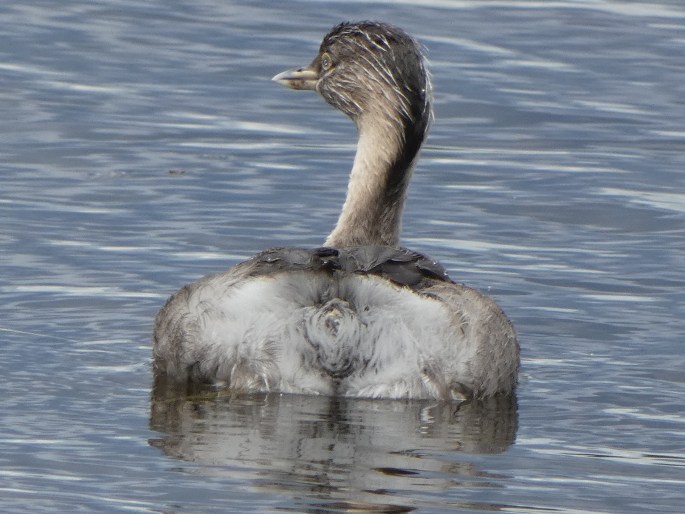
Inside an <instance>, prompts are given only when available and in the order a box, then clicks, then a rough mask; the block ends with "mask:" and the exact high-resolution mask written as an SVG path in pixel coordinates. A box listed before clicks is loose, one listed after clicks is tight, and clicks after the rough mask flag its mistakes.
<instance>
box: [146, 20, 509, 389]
mask: <svg viewBox="0 0 685 514" xmlns="http://www.w3.org/2000/svg"><path fill="white" fill-rule="evenodd" d="M274 80H275V81H277V82H280V83H282V84H284V85H286V86H288V87H291V88H293V89H310V90H316V91H318V92H319V93H320V94H321V95H322V96H323V97H324V99H325V100H326V101H327V102H328V103H330V104H331V105H333V106H334V107H336V108H338V109H340V110H341V111H343V112H345V113H346V114H347V115H348V116H350V117H351V118H352V119H353V121H354V122H355V124H356V125H357V129H358V132H359V142H358V146H357V153H356V156H355V160H354V164H353V167H352V171H351V173H350V182H349V186H348V191H347V197H346V200H345V204H344V205H343V209H342V212H341V215H340V217H339V219H338V223H337V224H336V227H335V228H334V229H333V231H332V232H331V234H330V235H329V236H328V238H327V239H326V241H325V246H324V247H321V248H315V249H300V248H273V249H270V250H267V251H265V252H262V253H260V254H259V255H257V256H255V257H253V258H252V259H249V260H247V261H245V262H242V263H240V264H238V265H236V266H234V267H233V268H231V269H229V270H228V271H225V272H223V273H219V274H216V275H211V276H208V277H204V278H202V279H200V280H198V281H197V282H195V283H192V284H190V285H187V286H185V287H184V288H182V289H181V290H179V291H178V292H177V293H176V294H175V295H173V296H172V297H171V298H170V299H169V300H168V301H167V303H166V304H165V306H164V307H163V308H162V309H161V310H160V312H159V313H158V315H157V318H156V321H155V333H154V348H153V353H154V361H155V363H154V365H155V371H156V372H157V373H162V374H165V375H166V376H167V377H169V378H171V379H172V380H174V381H176V382H191V383H207V384H211V385H213V386H214V387H226V388H228V389H230V390H233V391H244V392H257V391H259V392H268V391H278V392H287V393H307V394H327V395H341V396H350V397H371V398H437V399H445V400H450V399H458V398H469V397H487V396H492V395H494V394H497V393H505V394H508V393H512V392H513V391H514V389H515V386H516V381H517V373H518V367H519V347H518V342H517V339H516V334H515V332H514V329H513V327H512V325H511V323H510V322H509V320H508V318H507V317H506V316H505V314H504V313H503V312H502V310H501V309H500V308H499V307H498V306H497V304H496V303H495V302H494V301H493V300H492V299H491V298H489V297H488V296H486V295H484V294H482V293H480V292H478V291H476V290H474V289H471V288H468V287H466V286H464V285H461V284H457V283H455V282H453V281H452V280H450V279H449V277H448V276H447V273H446V272H445V270H444V268H442V266H440V265H439V264H438V263H436V262H434V261H432V260H430V259H429V258H427V257H425V256H424V255H421V254H419V253H416V252H412V251H410V250H406V249H403V248H400V246H399V234H400V226H401V215H402V209H403V206H404V200H405V196H406V189H407V185H408V182H409V179H410V177H411V172H412V169H413V165H414V162H415V159H416V156H417V154H418V151H419V149H420V147H421V144H422V142H423V140H424V138H425V135H426V132H427V129H428V127H429V125H430V122H431V119H432V111H431V86H430V78H429V76H428V73H427V70H426V68H425V62H424V58H423V55H422V53H421V51H420V48H419V46H418V44H417V43H416V42H415V41H414V40H413V39H412V38H411V37H410V36H408V35H407V34H406V33H405V32H403V31H402V30H400V29H398V28H396V27H393V26H391V25H387V24H382V23H374V22H361V23H346V24H341V25H338V26H337V27H334V28H333V30H332V31H331V32H330V33H329V34H328V35H327V36H326V37H325V38H324V40H323V42H322V44H321V47H320V50H319V53H318V55H317V56H316V58H315V59H314V61H313V62H312V64H311V65H310V66H309V67H306V68H300V69H297V70H289V71H287V72H284V73H281V74H279V75H277V76H276V77H274Z"/></svg>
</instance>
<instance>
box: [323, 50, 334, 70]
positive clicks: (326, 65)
mask: <svg viewBox="0 0 685 514" xmlns="http://www.w3.org/2000/svg"><path fill="white" fill-rule="evenodd" d="M332 66H333V59H331V56H330V54H329V53H328V52H324V54H323V55H322V56H321V69H323V70H324V71H328V70H330V69H331V67H332Z"/></svg>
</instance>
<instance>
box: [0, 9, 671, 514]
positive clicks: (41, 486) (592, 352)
mask: <svg viewBox="0 0 685 514" xmlns="http://www.w3.org/2000/svg"><path fill="white" fill-rule="evenodd" d="M0 15H1V17H2V20H3V23H2V26H0V84H1V85H2V88H1V90H0V115H1V119H2V121H1V122H0V180H1V182H0V215H1V219H2V221H1V223H0V292H1V294H2V302H0V370H1V373H2V385H0V390H1V394H0V411H1V412H2V416H0V501H1V503H2V506H3V510H4V511H9V512H39V511H62V512H68V511H73V510H76V509H80V510H82V511H98V512H106V511H120V510H122V511H123V510H127V511H155V512H229V511H233V512H246V511H255V512H273V511H292V512H341V511H345V510H353V511H354V510H356V511H369V512H379V511H383V512H407V511H412V510H415V511H419V512H449V511H478V512H481V511H502V510H503V511H528V512H534V511H545V512H547V511H553V512H570V511H574V512H576V511H591V512H645V511H653V512H668V511H671V512H678V511H682V508H683V507H682V505H683V503H682V501H683V490H685V414H684V412H685V357H684V354H685V352H684V351H683V344H684V343H685V340H684V339H685V321H684V320H683V318H685V293H684V292H683V291H684V290H685V175H684V174H685V129H684V128H683V126H684V121H685V66H684V65H683V64H684V61H683V56H684V55H685V6H683V4H682V2H680V1H679V0H671V1H670V2H669V1H655V2H644V3H640V2H636V1H630V2H629V1H610V0H606V1H601V0H586V1H579V2H567V1H555V0H550V1H548V2H511V1H502V2H490V1H483V2H479V1H454V2H448V1H435V2H416V3H413V2H387V3H384V2H376V3H373V4H372V5H371V7H369V6H367V5H366V4H364V3H354V2H341V3H317V2H288V3H276V2H263V3H260V2H225V1H218V0H201V1H197V2H178V1H173V0H172V1H165V2H162V1H161V0H154V1H151V2H130V1H127V0H109V1H105V2H87V1H85V0H83V1H67V2H61V3H60V6H59V8H56V7H55V5H54V3H53V2H49V1H40V0H27V1H22V2H5V3H3V4H2V5H1V6H0ZM350 18H352V19H358V18H371V19H381V20H385V21H390V22H393V23H395V24H397V25H400V26H402V27H404V28H406V29H407V30H409V31H410V32H412V33H413V34H415V35H416V36H417V37H418V38H419V39H420V40H421V41H422V42H423V43H424V44H425V46H426V47H427V49H428V52H429V57H430V60H431V63H432V71H433V77H434V83H435V97H436V105H435V110H436V122H435V124H434V125H433V129H432V133H431V136H430V138H429V140H428V145H427V147H426V148H425V150H424V152H423V154H422V159H421V162H420V164H419V167H418V170H417V172H416V174H415V178H414V181H413V183H412V186H411V191H410V196H409V203H408V206H407V210H406V214H405V223H404V231H403V235H404V243H405V244H406V245H407V246H410V247H412V248H416V249H418V250H422V251H425V252H427V253H428V254H430V255H432V256H434V257H436V258H439V259H440V260H441V261H443V263H444V264H445V265H446V266H447V268H448V269H449V270H450V273H451V275H452V277H453V278H455V279H457V280H459V281H463V282H466V283H467V284H469V285H472V286H474V287H477V288H480V289H483V290H485V291H488V292H489V293H490V294H492V295H493V296H494V297H495V298H496V299H497V300H498V302H499V303H500V304H501V305H502V306H503V308H504V309H505V310H506V312H507V313H508V314H509V316H510V317H511V319H512V320H513V322H514V324H515V326H516V327H517V330H518V332H519V336H520V340H521V345H522V357H523V364H522V372H521V382H520V386H519V391H518V397H517V402H516V403H514V402H506V401H499V402H490V403H485V404H465V405H441V404H434V403H426V402H393V401H347V400H346V401H341V400H333V399H329V398H308V397H297V396H283V397H279V396H257V397H238V398H225V397H224V398H211V397H206V396H202V397H189V398H184V397H181V398H179V397H174V396H172V395H165V394H158V393H155V391H154V390H153V389H154V388H153V381H152V374H151V370H150V346H151V345H150V332H151V322H152V318H153V316H154V314H155V312H156V311H157V309H158V308H159V307H160V305H161V304H162V303H163V301H164V299H165V298H166V296H167V295H168V294H170V293H171V292H173V291H174V290H175V289H176V288H178V287H179V286H180V285H182V284H184V283H186V282H189V281H191V280H193V279H195V278H197V277H199V276H201V275H203V274H207V273H210V272H213V271H217V270H220V269H223V268H225V267H227V266H229V265H231V264H233V263H235V262H237V261H238V260H240V259H243V258H246V257H248V256H250V255H251V254H253V253H255V252H256V251H258V250H260V249H263V248H266V247H269V246H273V245H282V244H293V245H303V246H314V245H318V244H320V243H321V242H322V240H323V237H324V236H325V235H326V234H327V232H328V230H329V229H330V227H331V226H332V225H333V223H334V222H335V220H336V217H337V210H338V208H339V206H340V204H341V202H342V199H343V194H344V190H345V183H346V173H347V170H348V169H349V166H350V163H351V159H352V155H353V152H354V143H355V134H354V130H353V127H352V125H351V123H350V122H349V120H347V119H345V118H344V117H343V116H342V115H340V114H338V113H335V112H334V111H332V110H331V109H330V108H328V107H327V106H326V105H325V104H324V103H323V102H322V101H321V99H319V98H317V97H316V95H314V94H306V93H300V92H293V91H288V90H286V89H284V88H280V87H278V86H276V85H275V84H273V83H272V82H270V80H269V79H270V77H272V76H273V75H274V74H275V73H277V72H279V71H282V70H283V69H285V68H288V67H293V66H298V65H303V64H307V63H308V62H309V60H310V59H311V58H312V57H313V55H314V53H315V52H316V50H317V48H318V44H319V41H320V38H321V36H322V35H323V34H324V33H325V32H326V31H327V30H328V29H329V28H330V27H331V26H332V25H334V24H335V23H337V22H339V21H341V20H345V19H350Z"/></svg>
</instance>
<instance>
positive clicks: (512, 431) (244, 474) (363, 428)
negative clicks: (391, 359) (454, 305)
mask: <svg viewBox="0 0 685 514" xmlns="http://www.w3.org/2000/svg"><path fill="white" fill-rule="evenodd" d="M191 387H192V388H191V389H188V388H187V387H185V386H180V385H178V384H170V383H168V382H167V381H166V379H165V377H164V376H158V377H157V379H156V383H155V386H154V388H153V394H152V399H151V415H150V427H151V428H152V429H153V430H155V431H158V432H160V433H161V435H160V437H159V438H156V439H153V440H151V441H150V444H151V445H152V446H155V447H157V448H159V449H161V450H162V451H163V452H164V453H165V454H166V455H168V456H169V457H173V458H175V459H179V460H181V461H187V462H189V463H190V462H192V463H193V464H194V465H196V466H199V468H194V469H193V473H194V474H198V473H199V474H206V475H209V476H212V477H215V478H222V477H225V478H227V479H229V478H230V479H231V481H235V480H242V481H244V482H245V484H246V486H247V487H250V488H256V489H261V488H264V489H265V490H268V491H274V490H275V491H276V492H278V493H279V494H284V493H285V494H287V495H288V496H289V497H290V498H292V499H293V501H295V502H297V501H303V502H304V501H306V506H307V507H308V508H311V507H312V504H311V501H312V500H315V501H319V502H320V503H321V507H322V508H325V509H331V508H332V506H335V505H337V506H338V508H341V509H343V510H344V509H353V510H358V511H366V512H407V511H409V510H413V509H414V508H416V507H417V506H418V503H417V502H419V503H420V504H421V506H422V507H426V504H425V500H423V501H422V500H420V498H421V497H426V495H428V496H427V497H428V498H431V497H430V493H431V492H432V493H434V494H435V493H439V492H441V491H445V490H447V489H453V488H455V487H459V485H460V484H463V483H465V482H466V483H472V482H473V481H474V480H477V481H484V482H486V483H487V482H490V481H495V480H497V478H496V477H490V476H489V475H488V474H487V473H486V472H484V471H483V470H481V469H479V468H478V467H477V465H476V464H475V463H474V462H473V460H474V459H460V458H459V454H494V453H501V452H504V451H506V450H507V449H508V448H509V447H510V446H511V445H512V444H513V442H514V440H515V437H516V429H517V407H516V401H515V398H514V397H512V396H511V395H497V396H494V397H492V398H488V399H486V400H480V401H475V400H474V401H465V402H461V403H455V402H439V401H430V400H380V401H379V400H362V399H350V398H340V397H331V396H307V395H290V394H277V393H269V394H261V393H260V394H231V393H229V392H226V391H218V392H217V391H216V390H212V389H201V388H198V387H196V386H191ZM408 477H410V478H411V479H410V480H408V479H407V478H408ZM397 491H402V492H401V493H398V492H397ZM300 498H306V500H304V499H302V500H300ZM443 500H444V498H443ZM430 501H435V500H434V497H433V499H431V500H430ZM440 505H443V506H444V503H443V502H442V501H441V503H440ZM297 508H298V509H300V510H301V509H304V504H303V505H298V507H297Z"/></svg>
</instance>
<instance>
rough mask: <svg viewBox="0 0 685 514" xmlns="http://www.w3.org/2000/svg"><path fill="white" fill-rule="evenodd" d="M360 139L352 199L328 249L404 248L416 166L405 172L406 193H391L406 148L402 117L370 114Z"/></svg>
mask: <svg viewBox="0 0 685 514" xmlns="http://www.w3.org/2000/svg"><path fill="white" fill-rule="evenodd" d="M357 126H358V129H359V141H358V142H357V153H356V155H355V158H354V165H353V166H352V171H351V172H350V180H349V184H348V187H347V197H346V199H345V204H344V205H343V208H342V212H341V214H340V217H339V218H338V223H337V224H336V226H335V228H334V229H333V232H331V234H330V235H329V236H328V238H327V239H326V242H325V243H324V244H325V245H326V246H337V247H342V246H359V245H388V246H399V242H400V228H401V223H402V210H403V208H404V200H405V196H406V187H407V184H408V183H409V174H411V171H412V167H413V162H412V163H411V164H409V165H408V166H407V169H406V170H402V171H401V173H404V174H405V175H406V177H405V179H404V180H402V181H401V188H402V190H401V191H399V194H397V193H398V192H397V188H395V192H394V194H392V192H391V191H389V190H388V189H389V182H390V181H389V176H390V174H391V173H392V172H397V171H399V170H393V167H394V166H396V165H397V162H398V158H400V156H401V153H402V145H403V144H404V134H403V127H402V124H401V122H399V118H395V117H389V116H388V114H387V113H384V114H380V113H379V114H377V113H367V114H365V115H363V116H362V117H361V118H360V119H359V120H358V123H357Z"/></svg>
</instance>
